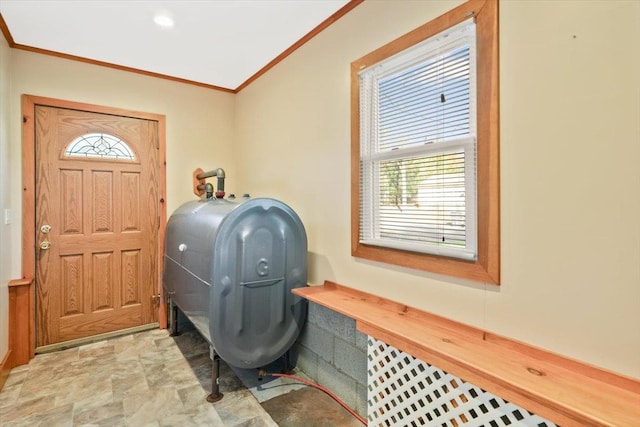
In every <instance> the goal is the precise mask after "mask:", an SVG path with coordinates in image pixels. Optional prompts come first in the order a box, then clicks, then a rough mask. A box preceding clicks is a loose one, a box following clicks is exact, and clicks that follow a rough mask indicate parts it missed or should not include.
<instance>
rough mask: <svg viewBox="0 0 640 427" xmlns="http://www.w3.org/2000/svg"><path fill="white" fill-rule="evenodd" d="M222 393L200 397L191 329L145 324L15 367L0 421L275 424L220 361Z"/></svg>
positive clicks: (198, 358) (205, 384)
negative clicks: (171, 330) (174, 333)
mask: <svg viewBox="0 0 640 427" xmlns="http://www.w3.org/2000/svg"><path fill="white" fill-rule="evenodd" d="M220 369H221V372H220V390H221V391H222V392H223V393H224V398H223V399H222V400H221V401H219V402H216V403H214V404H210V403H207V401H206V399H205V398H206V395H207V394H208V392H209V390H210V388H211V361H210V359H209V349H208V346H207V345H206V342H204V340H202V338H201V337H200V336H199V335H198V334H197V333H196V332H195V331H193V330H191V331H186V332H183V333H182V335H180V336H178V337H175V340H174V338H172V337H170V336H169V334H168V332H167V331H166V330H151V331H146V332H141V333H138V334H134V335H127V336H122V337H118V338H113V339H110V340H105V341H101V342H97V343H93V344H87V345H84V346H81V347H77V348H71V349H67V350H63V351H59V352H55V353H48V354H41V355H37V356H36V357H35V358H34V359H33V360H32V361H31V362H30V363H29V364H28V365H24V366H20V367H17V368H14V369H13V370H12V372H11V374H10V375H9V378H8V379H7V382H6V383H5V386H4V388H3V389H2V391H1V392H0V425H1V426H7V427H9V426H12V427H13V426H30V427H31V426H47V427H54V426H135V427H137V426H181V427H182V426H205V425H206V426H228V427H231V426H233V427H258V426H260V427H262V426H277V424H276V423H275V422H274V421H273V419H272V418H271V417H270V416H269V414H268V413H267V412H266V411H265V410H264V409H263V408H262V406H261V405H260V403H259V402H258V400H257V399H256V398H255V397H254V396H253V395H252V393H251V391H250V390H248V389H247V388H246V387H245V386H244V385H243V384H242V382H241V381H240V380H239V379H238V377H237V376H236V375H235V373H234V372H233V371H232V370H231V369H230V368H229V367H228V366H227V365H226V364H224V363H222V364H221V368H220Z"/></svg>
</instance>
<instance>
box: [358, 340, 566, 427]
mask: <svg viewBox="0 0 640 427" xmlns="http://www.w3.org/2000/svg"><path fill="white" fill-rule="evenodd" d="M367 369H368V383H369V384H368V388H369V390H368V406H369V411H368V416H369V426H370V427H373V426H388V427H391V426H393V427H396V426H412V427H413V426H443V427H458V426H470V427H480V426H485V427H501V426H536V427H547V426H548V427H552V426H555V424H553V423H552V422H550V421H547V420H545V419H543V418H541V417H539V416H537V415H534V414H532V413H530V412H529V411H527V410H526V409H522V408H520V407H518V406H516V405H514V404H512V403H509V402H507V401H505V400H503V399H501V398H499V397H497V396H495V395H493V394H491V393H489V392H486V391H484V390H482V389H480V388H478V387H476V386H474V385H473V384H469V383H468V382H465V381H462V380H461V379H460V378H458V377H455V376H453V375H450V374H448V373H446V372H444V371H443V370H441V369H438V368H436V367H435V366H431V365H429V364H428V363H425V362H423V361H421V360H418V359H416V358H415V357H413V356H411V355H409V354H407V353H404V352H402V351H400V350H398V349H396V348H394V347H392V346H390V345H387V344H386V343H384V342H382V341H378V340H376V339H375V338H373V337H369V345H368V363H367Z"/></svg>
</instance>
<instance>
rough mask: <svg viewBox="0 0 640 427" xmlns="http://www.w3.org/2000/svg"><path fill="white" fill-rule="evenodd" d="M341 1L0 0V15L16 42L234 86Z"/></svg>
mask: <svg viewBox="0 0 640 427" xmlns="http://www.w3.org/2000/svg"><path fill="white" fill-rule="evenodd" d="M347 3H349V0H182V1H157V0H129V1H126V0H0V13H1V14H2V17H3V19H4V21H5V23H6V25H7V27H8V29H9V32H10V34H11V36H12V38H13V41H14V43H15V44H16V45H24V46H28V47H32V48H39V49H45V50H49V51H54V52H57V53H63V54H68V55H74V56H79V57H82V58H86V59H90V60H95V61H102V62H107V63H109V64H114V65H119V66H124V67H131V68H135V69H138V70H143V71H148V72H153V73H158V74H162V75H166V76H171V77H177V78H181V79H186V80H190V81H194V82H198V83H204V84H207V85H213V86H218V87H222V88H227V89H236V88H237V87H238V86H240V85H241V84H242V83H244V82H245V81H246V80H247V79H249V78H250V77H251V76H253V75H254V74H255V73H257V72H258V71H259V70H261V69H262V68H263V67H264V66H265V65H267V64H268V63H269V62H271V61H272V60H273V59H274V58H276V57H277V56H278V55H280V54H281V53H282V52H284V51H285V50H287V49H288V48H289V47H290V46H292V45H293V44H294V43H296V42H297V41H298V40H299V39H300V38H302V37H303V36H305V35H306V34H307V33H309V32H310V31H311V30H313V29H314V28H315V27H316V26H318V25H319V24H320V23H322V22H323V21H324V20H325V19H326V18H328V17H330V16H331V15H333V14H334V13H335V12H336V11H338V10H339V9H341V8H342V7H343V6H344V5H346V4H347ZM159 12H164V13H168V14H169V15H171V16H172V17H173V19H174V21H175V26H174V27H173V28H161V27H159V26H157V25H156V24H155V23H154V22H153V18H154V16H155V15H156V14H157V13H159Z"/></svg>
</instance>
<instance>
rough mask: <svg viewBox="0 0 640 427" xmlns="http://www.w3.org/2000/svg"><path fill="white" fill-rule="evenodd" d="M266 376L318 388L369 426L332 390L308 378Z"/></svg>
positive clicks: (283, 375)
mask: <svg viewBox="0 0 640 427" xmlns="http://www.w3.org/2000/svg"><path fill="white" fill-rule="evenodd" d="M264 375H268V376H270V377H283V378H289V379H292V380H295V381H300V382H301V383H305V384H307V385H310V386H311V387H314V388H317V389H318V390H320V391H322V392H324V393H326V394H327V395H329V397H331V398H332V399H333V400H335V401H336V402H338V403H339V404H340V406H342V407H343V408H344V409H346V410H347V411H349V413H350V414H351V415H353V416H354V417H355V418H356V419H357V420H358V421H360V422H361V423H362V424H363V425H365V426H366V425H367V420H365V419H364V418H362V417H361V416H360V415H359V414H358V413H357V412H356V411H354V410H353V409H351V408H349V406H347V404H346V403H344V402H343V401H342V400H341V399H340V398H339V397H338V396H336V395H335V394H334V393H333V392H332V391H331V390H329V389H328V388H326V387H323V386H321V385H320V384H316V383H314V382H313V381H309V380H308V379H306V378H302V377H297V376H295V375H289V374H272V373H270V372H266V373H265V374H264Z"/></svg>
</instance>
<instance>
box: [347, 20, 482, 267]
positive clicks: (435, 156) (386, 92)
mask: <svg viewBox="0 0 640 427" xmlns="http://www.w3.org/2000/svg"><path fill="white" fill-rule="evenodd" d="M358 78H359V89H360V92H359V94H360V101H359V102H360V236H359V239H360V243H362V244H366V245H374V246H382V247H387V248H393V249H402V250H408V251H413V252H420V253H427V254H435V255H443V256H447V257H454V258H460V259H464V260H475V259H476V258H477V219H476V217H477V215H476V212H477V208H476V26H475V22H474V20H473V19H469V20H467V21H465V22H462V23H460V24H458V25H457V26H454V27H451V28H449V29H448V30H446V31H444V32H442V33H439V34H437V35H435V36H433V37H431V38H428V39H426V40H425V41H423V42H421V43H419V44H417V45H414V46H412V47H411V48H409V49H406V50H404V51H402V52H400V53H398V54H396V55H394V56H391V57H389V58H387V59H385V60H384V61H381V62H379V63H377V64H374V65H372V66H369V67H366V68H364V69H363V70H362V71H360V72H359V75H358Z"/></svg>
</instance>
